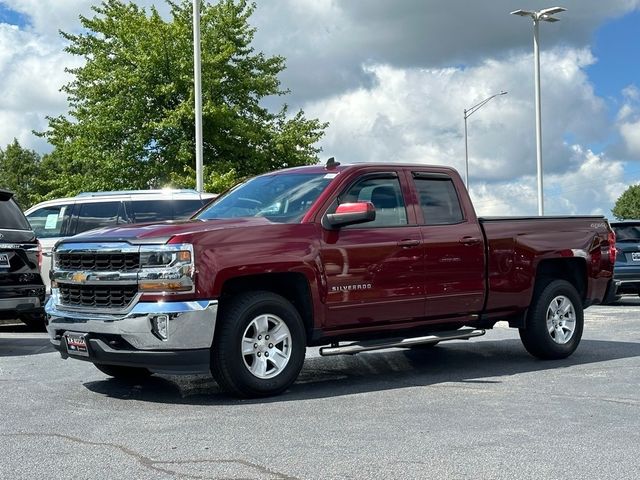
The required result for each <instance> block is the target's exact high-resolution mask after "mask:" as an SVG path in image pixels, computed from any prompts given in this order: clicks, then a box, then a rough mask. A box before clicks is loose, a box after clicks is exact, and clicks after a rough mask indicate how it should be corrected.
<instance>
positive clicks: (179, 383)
mask: <svg viewBox="0 0 640 480" xmlns="http://www.w3.org/2000/svg"><path fill="white" fill-rule="evenodd" d="M638 356H640V343H633V342H616V341H602V340H583V341H582V343H581V345H580V348H579V349H578V351H577V352H576V353H574V354H573V355H572V356H571V357H570V358H568V359H565V360H558V361H541V360H537V359H535V358H533V357H531V356H529V355H528V354H527V353H526V351H524V349H523V348H522V344H521V343H520V341H519V340H512V339H509V340H498V341H483V342H477V343H466V342H457V343H450V344H448V345H446V346H444V345H443V346H438V347H435V348H430V349H416V350H395V351H387V352H374V353H368V354H360V355H356V356H338V357H314V358H309V359H307V360H306V361H305V364H304V367H303V369H302V372H301V373H300V376H299V378H298V380H297V381H296V383H295V384H294V385H293V386H292V387H291V388H289V390H287V391H286V392H285V393H284V394H282V395H279V396H276V397H270V398H264V399H254V400H237V399H235V398H232V397H230V396H228V395H226V394H224V393H223V392H221V391H220V389H219V388H218V386H217V385H216V383H215V382H214V381H213V379H212V378H211V377H209V376H190V377H178V376H162V375H154V376H153V377H151V378H149V379H147V380H146V381H144V382H142V383H137V384H131V383H126V382H122V381H119V380H115V379H107V380H102V381H92V382H86V383H84V386H85V387H86V388H87V389H89V390H91V391H93V392H96V393H99V394H102V395H106V396H108V397H112V398H119V399H133V400H138V401H147V402H154V403H172V404H189V405H238V404H256V403H257V404H260V403H271V402H286V401H299V400H309V399H318V398H330V397H337V396H342V395H353V394H358V393H366V392H377V391H384V390H391V389H400V388H408V387H421V386H422V387H425V386H429V385H436V384H440V383H445V382H446V383H454V384H455V383H459V384H464V383H501V382H502V379H503V378H504V377H509V376H511V375H518V374H521V373H529V372H536V371H543V370H549V371H558V370H562V369H564V368H568V367H572V366H576V365H588V364H594V363H600V362H606V361H609V360H617V359H623V358H634V357H638Z"/></svg>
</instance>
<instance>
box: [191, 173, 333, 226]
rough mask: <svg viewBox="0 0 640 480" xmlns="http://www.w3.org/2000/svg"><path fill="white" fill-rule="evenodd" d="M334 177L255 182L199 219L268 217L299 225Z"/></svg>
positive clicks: (265, 178)
mask: <svg viewBox="0 0 640 480" xmlns="http://www.w3.org/2000/svg"><path fill="white" fill-rule="evenodd" d="M334 177H335V173H329V174H327V173H326V172H320V173H275V174H271V175H262V176H260V177H255V178H252V179H250V180H248V181H246V182H244V183H241V184H240V185H238V186H236V187H234V188H233V189H231V190H230V191H229V192H227V193H226V194H225V195H223V196H221V197H220V198H218V199H217V200H216V201H215V202H214V203H212V204H211V206H210V207H209V208H207V209H206V210H203V211H202V212H201V213H200V214H199V215H198V216H197V217H196V218H199V219H202V220H208V219H213V218H237V217H265V218H267V219H269V220H271V221H273V222H278V223H296V222H298V221H300V219H302V217H303V216H304V214H305V213H307V211H308V210H309V208H310V207H311V205H313V203H314V202H315V201H316V199H317V198H318V196H320V194H321V193H322V191H323V190H324V189H325V188H326V186H327V185H328V184H329V182H330V181H331V179H332V178H334Z"/></svg>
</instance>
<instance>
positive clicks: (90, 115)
mask: <svg viewBox="0 0 640 480" xmlns="http://www.w3.org/2000/svg"><path fill="white" fill-rule="evenodd" d="M167 2H168V3H169V5H170V7H171V16H170V19H168V20H165V19H163V18H162V17H161V16H160V15H159V14H158V12H157V10H156V9H155V8H154V7H151V8H150V10H149V11H147V10H145V9H144V8H141V7H139V6H137V5H135V4H134V3H124V2H122V1H120V0H105V1H103V2H102V4H101V5H100V6H96V7H93V10H94V12H95V15H94V16H93V17H92V18H87V17H83V16H81V17H80V21H81V23H82V26H83V27H84V30H85V33H81V34H78V35H74V34H70V33H62V35H63V37H64V38H65V39H66V40H68V41H69V46H68V47H67V48H66V51H67V52H69V53H71V54H73V55H77V56H80V57H83V58H84V60H85V63H84V65H83V66H81V67H78V68H73V69H69V70H68V71H69V72H70V73H71V74H73V76H74V79H73V80H72V81H71V82H70V83H68V84H67V85H65V86H64V87H63V89H62V90H63V91H64V92H66V94H67V96H68V101H69V112H68V115H66V116H59V117H55V118H49V129H48V130H47V131H46V132H43V133H42V135H44V136H45V137H46V138H47V139H48V140H49V142H50V143H51V144H52V145H53V146H54V148H55V150H54V153H53V156H52V158H55V161H56V164H57V169H58V171H59V174H60V175H62V176H63V177H64V178H63V179H55V180H52V182H54V183H55V185H53V188H57V189H65V188H68V189H69V190H68V191H67V192H66V193H67V194H69V193H75V192H76V191H78V190H82V189H85V190H103V189H123V188H148V187H162V186H165V185H167V184H173V186H177V187H184V186H188V185H189V184H193V182H192V181H191V179H192V178H193V177H194V176H195V172H194V166H195V153H194V152H195V147H194V145H195V134H194V88H193V46H192V27H191V25H192V20H191V15H192V2H191V0H181V1H176V2H172V1H169V0H167ZM254 8H255V6H254V5H253V4H248V3H247V1H246V0H239V1H234V0H221V1H220V2H219V3H217V4H215V5H212V4H209V3H207V2H204V3H203V4H202V12H201V38H202V44H201V45H202V95H203V136H204V145H203V147H204V164H205V172H206V178H205V184H206V185H209V186H213V185H219V186H226V185H228V184H229V183H233V182H234V181H235V180H236V179H238V178H242V177H245V176H248V175H253V174H257V173H262V172H264V171H267V170H272V169H277V168H283V167H289V166H298V165H304V164H311V163H315V162H316V161H317V154H318V152H319V149H318V148H317V147H316V146H315V144H316V142H317V141H318V140H319V139H320V138H321V136H322V135H323V132H324V129H325V128H326V126H327V124H324V123H321V122H319V121H318V120H317V119H306V118H305V116H304V113H303V112H302V111H299V112H298V113H297V114H295V115H292V116H290V115H289V112H288V111H287V106H286V105H284V106H283V107H282V108H280V109H279V111H277V112H275V113H273V112H271V111H270V110H268V109H267V108H265V106H263V100H264V99H265V98H267V97H270V96H274V95H276V96H277V95H283V94H285V93H287V92H286V91H285V90H283V89H282V88H281V86H280V82H279V80H278V74H279V73H280V72H281V71H282V70H283V69H284V68H285V61H284V58H282V57H280V56H273V57H268V56H265V55H264V54H263V53H259V52H255V51H254V49H253V47H252V46H251V43H252V41H253V37H254V33H255V29H254V28H253V27H251V26H250V24H249V17H250V16H251V14H252V12H253V10H254Z"/></svg>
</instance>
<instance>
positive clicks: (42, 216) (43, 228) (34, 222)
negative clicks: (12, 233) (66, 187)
mask: <svg viewBox="0 0 640 480" xmlns="http://www.w3.org/2000/svg"><path fill="white" fill-rule="evenodd" d="M70 213H71V205H55V206H50V207H42V208H39V209H38V210H35V211H34V212H31V213H30V214H29V215H28V216H27V220H29V223H30V224H31V228H32V229H33V231H34V232H35V234H36V237H38V238H55V237H61V236H63V235H64V231H65V226H66V224H67V223H68V221H69V216H70Z"/></svg>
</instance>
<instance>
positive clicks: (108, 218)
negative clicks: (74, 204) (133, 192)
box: [76, 202, 122, 233]
mask: <svg viewBox="0 0 640 480" xmlns="http://www.w3.org/2000/svg"><path fill="white" fill-rule="evenodd" d="M121 205H122V203H121V202H94V203H83V204H81V205H80V209H79V212H78V223H77V225H78V226H77V229H76V233H81V232H85V231H87V230H93V229H94V228H102V227H110V226H114V225H117V224H118V215H119V214H120V210H121V209H122V206H121Z"/></svg>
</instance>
